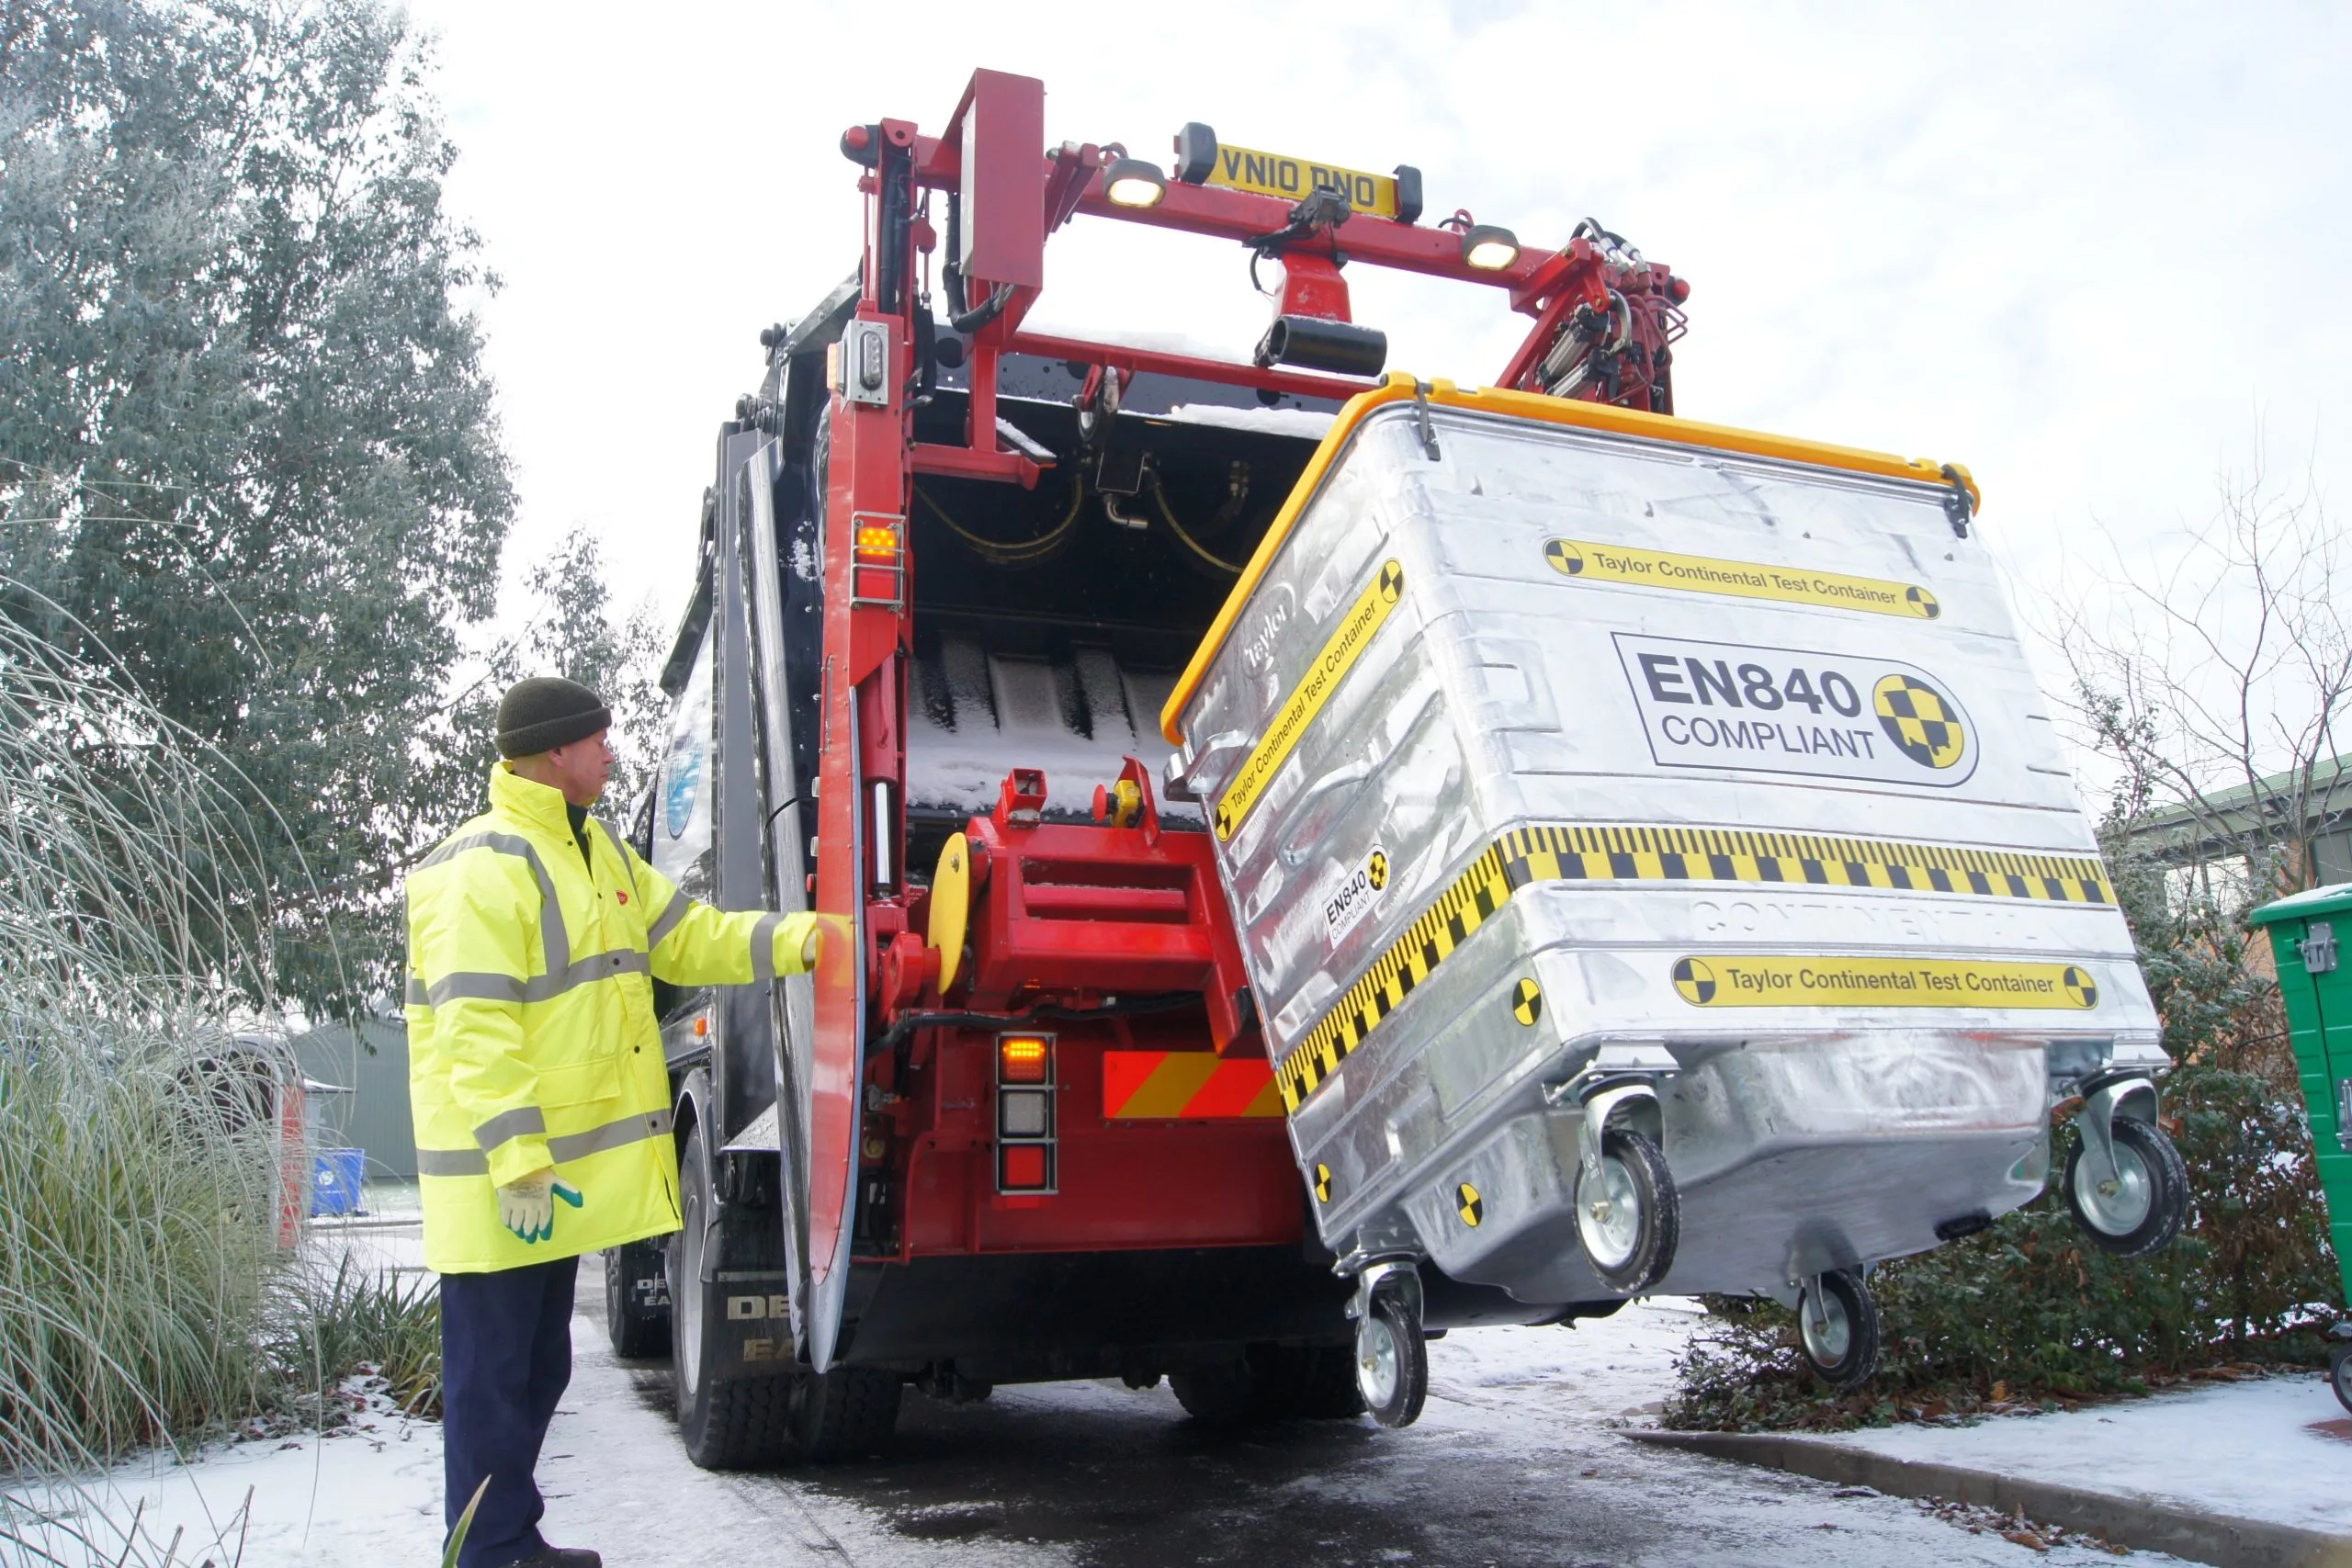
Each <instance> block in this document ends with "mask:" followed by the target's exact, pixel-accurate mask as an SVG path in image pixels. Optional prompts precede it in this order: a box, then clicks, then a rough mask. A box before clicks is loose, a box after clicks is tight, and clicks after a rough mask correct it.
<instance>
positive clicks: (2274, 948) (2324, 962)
mask: <svg viewBox="0 0 2352 1568" xmlns="http://www.w3.org/2000/svg"><path fill="white" fill-rule="evenodd" d="M2254 922H2255V924H2256V925H2260V926H2267V927H2268V928H2269V929H2270V952H2271V954H2272V956H2273V957H2274V958H2275V959H2276V960H2277V962H2278V989H2279V992H2280V994H2281V995H2282V996H2283V997H2284V998H2286V1003H2287V1027H2288V1031H2289V1033H2290V1037H2291V1038H2292V1040H2293V1041H2294V1046H2295V1068H2296V1071H2297V1073H2298V1074H2299V1075H2300V1076H2301V1078H2302V1080H2303V1103H2304V1104H2305V1106H2307V1107H2308V1108H2309V1110H2310V1112H2311V1120H2312V1152H2313V1153H2314V1154H2315V1155H2316V1156H2317V1157H2318V1160H2319V1185H2320V1190H2321V1192H2322V1193H2323V1194H2324V1196H2325V1197H2326V1199H2327V1214H2328V1227H2327V1234H2328V1239H2329V1240H2330V1241H2331V1242H2333V1243H2334V1244H2335V1257H2336V1261H2337V1262H2338V1264H2340V1265H2342V1266H2343V1268H2344V1269H2345V1281H2344V1282H2345V1291H2346V1296H2347V1297H2348V1298H2352V952H2340V951H2339V950H2340V948H2342V947H2352V882H2346V883H2337V884H2336V885H2335V886H2332V887H2314V888H2312V890H2311V891H2310V892H2308V893H2298V894H2295V895H2294V896H2293V897H2288V898H2281V899H2279V900H2278V902H2277V903H2275V904H2266V905H2265V906H2263V907H2262V908H2259V909H2256V911H2255V912H2254ZM2339 932H2341V936H2340V937H2339V935H2338V933H2339ZM2331 1332H2332V1335H2333V1337H2334V1338H2335V1348H2334V1354H2332V1355H2331V1356H2330V1357H2329V1358H2328V1373H2329V1380H2328V1381H2329V1382H2331V1383H2332V1384H2333V1385H2334V1387H2335V1397H2336V1398H2337V1399H2339V1400H2341V1401H2343V1403H2344V1407H2345V1408H2346V1410H2352V1323H2339V1324H2337V1325H2335V1328H2334V1329H2333V1330H2332V1331H2331Z"/></svg>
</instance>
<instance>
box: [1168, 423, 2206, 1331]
mask: <svg viewBox="0 0 2352 1568" xmlns="http://www.w3.org/2000/svg"><path fill="white" fill-rule="evenodd" d="M1974 502H1975V497H1974V493H1973V489H1971V488H1970V484H1969V481H1968V480H1967V478H1966V476H1965V475H1964V474H1963V473H1962V472H1961V471H1960V470H1957V469H1953V468H1939V467H1938V466H1937V465H1934V464H1929V463H1914V462H1905V461H1903V460H1900V459H1894V458H1889V457H1879V456H1876V455H1873V454H1866V453H1858V452H1851V451H1847V450H1843V449H1839V448H1834V447H1826V446H1813V445H1809V444H1805V443H1800V442H1792V441H1786V440H1781V439H1777V438H1772V437H1767V436H1761V435H1756V434H1749V433H1745V432H1737V431H1729V430H1724V429H1720V428H1716V427H1710V426H1704V425H1697V424H1692V423H1688V422H1684V421H1679V420H1674V419H1667V418H1659V417H1657V416H1651V415H1645V414H1634V413H1629V412H1624V411H1620V410H1614V409H1607V408H1600V407H1596V406H1594V405H1590V404H1584V403H1574V402H1561V401H1558V400H1552V399H1546V398H1539V397H1532V396H1527V395H1521V394H1512V393H1497V392H1485V393H1469V392H1462V391H1457V390H1455V389H1453V388H1451V387H1450V386H1448V385H1447V384H1445V383H1442V382H1441V383H1437V384H1435V386H1433V387H1416V386H1415V385H1414V384H1412V383H1411V382H1409V380H1408V379H1406V378H1392V381H1391V383H1390V384H1389V385H1388V386H1387V387H1385V388H1384V389H1381V390H1380V391H1378V392H1374V393H1372V394H1368V395H1366V396H1364V397H1362V398H1359V399H1357V400H1355V402H1353V403H1351V405H1350V406H1349V409H1348V410H1347V411H1346V412H1345V413H1344V414H1343V415H1342V416H1341V418H1340V422H1339V423H1338V424H1337V425H1336V426H1335V427H1334V429H1333V430H1332V432H1331V434H1329V437H1328V438H1327V439H1326V441H1325V443H1324V446H1323V447H1322V448H1321V450H1320V451H1319V452H1318V454H1317V458H1316V460H1315V462H1314V463H1313V464H1312V465H1310V467H1309V468H1308V469H1307V471H1306V476H1305V477H1304V478H1303V479H1302V480H1301V483H1300V487H1299V491H1298V492H1297V493H1296V494H1295V495H1294V497H1293V498H1292V501H1291V503H1290V505H1289V507H1288V508H1287V509H1286V510H1285V511H1284V513H1283V514H1282V516H1281V517H1280V518H1279V519H1278V520H1277V522H1276V524H1275V525H1274V527H1273V529H1272V530H1271V531H1270V533H1269V535H1268V537H1267V539H1266V542H1265V544H1264V546H1263V547H1261V549H1260V551H1259V552H1258V555H1257V557H1256V558H1255V559H1253V561H1252V562H1251V563H1250V568H1249V569H1248V570H1247V571H1246V572H1245V574H1244V577H1243V580H1242V582H1241V584H1240V586H1239V587H1238V588H1237V590H1236V592H1235V594H1234V596H1233V599H1232V601H1231V603H1229V604H1227V608H1226V612H1225V614H1224V615H1223V616H1222V617H1221V618H1220V620H1219V622H1218V623H1217V626H1216V628H1215V629H1214V630H1213V631H1212V633H1211V634H1210V637H1209V638H1208V639H1207V641H1206V642H1205V643H1204V645H1203V647H1202V649H1201V650H1200V653H1199V655H1198V657H1197V658H1196V660H1194V663H1193V667H1192V669H1191V670H1189V671H1187V672H1186V674H1185V676H1184V677H1183V679H1182V681H1181V682H1179V683H1178V686H1177V689H1176V691H1175V693H1174V694H1173V696H1172V697H1171V698H1170V704H1169V706H1168V708H1167V710H1166V714H1165V716H1164V722H1165V728H1166V729H1167V732H1168V737H1169V739H1170V740H1171V741H1173V742H1175V743H1176V744H1177V746H1178V748H1179V749H1178V750H1177V752H1176V754H1175V756H1174V757H1172V758H1171V759H1170V763H1169V772H1168V781H1169V787H1170V793H1171V794H1173V795H1179V796H1191V797H1195V798H1197V799H1198V801H1199V802H1200V803H1201V807H1202V809H1203V810H1204V813H1205V814H1206V815H1207V816H1208V817H1209V818H1210V821H1211V823H1212V830H1213V831H1214V832H1215V833H1216V837H1217V841H1218V856H1219V867H1220V871H1221V873H1222V875H1223V878H1224V884H1225V888H1226V891H1227V896H1228V897H1229V899H1230V902H1231V905H1232V910H1233V916H1234V919H1235V921H1236V924H1237V928H1238V931H1239V933H1240V937H1241V942H1242V946H1243V949H1244V952H1245V954H1246V958H1247V963H1248V967H1249V971H1250V982H1251V986H1252V988H1253V991H1254V993H1255V997H1256V1000H1257V1003H1258V1007H1259V1010H1260V1014H1261V1018H1262V1020H1263V1021H1264V1028H1265V1034H1266V1040H1267V1049H1268V1051H1269V1054H1270V1055H1272V1058H1273V1060H1274V1063H1275V1072H1276V1077H1277V1080H1278V1082H1279V1083H1280V1085H1281V1087H1282V1089H1283V1095H1284V1099H1285V1102H1286V1104H1287V1105H1288V1107H1289V1109H1290V1130H1291V1135H1292V1138H1293V1140H1294V1142H1295V1148H1296V1153H1297V1156H1298V1159H1299V1163H1300V1168H1301V1171H1302V1173H1303V1175H1304V1177H1305V1179H1306V1181H1307V1183H1308V1185H1309V1186H1310V1188H1311V1189H1312V1190H1313V1192H1314V1195H1315V1201H1314V1209H1315V1213H1316V1214H1317V1221H1318V1223H1319V1224H1320V1226H1321V1229H1322V1234H1323V1236H1324V1238H1325V1239H1326V1241H1327V1242H1328V1243H1329V1245H1330V1246H1331V1247H1333V1249H1334V1250H1335V1251H1336V1252H1338V1253H1340V1255H1341V1256H1342V1258H1343V1259H1344V1260H1345V1261H1346V1264H1347V1266H1350V1267H1361V1266H1363V1265H1364V1264H1366V1263H1367V1262H1369V1261H1372V1260H1376V1259H1384V1258H1385V1259H1400V1258H1401V1259H1405V1260H1408V1261H1412V1260H1419V1259H1427V1260H1429V1261H1430V1262H1433V1263H1434V1264H1435V1265H1436V1266H1437V1267H1438V1268H1440V1269H1442V1270H1443V1271H1444V1272H1445V1273H1446V1274H1447V1275H1449V1276H1451V1277H1453V1279H1456V1280H1464V1281H1469V1282H1473V1283H1477V1284H1485V1285H1491V1286H1498V1287H1500V1288H1501V1289H1502V1290H1504V1291H1506V1292H1510V1295H1511V1296H1513V1297H1515V1298H1517V1299H1519V1300H1520V1301H1522V1302H1525V1303H1536V1304H1541V1303H1578V1302H1593V1301H1599V1300H1606V1299H1608V1298H1610V1297H1611V1296H1614V1295H1622V1294H1623V1293H1625V1292H1626V1291H1627V1290H1629V1289H1634V1290H1648V1289H1658V1290H1665V1291H1670V1292H1702V1291H1705V1292H1736V1293H1745V1294H1773V1295H1778V1296H1781V1297H1782V1298H1783V1299H1784V1300H1789V1301H1791V1302H1792V1303H1793V1302H1794V1301H1795V1300H1796V1298H1797V1296H1798V1294H1799V1292H1801V1291H1802V1290H1803V1288H1804V1284H1805V1281H1807V1280H1816V1279H1818V1278H1820V1277H1822V1276H1824V1275H1825V1274H1826V1273H1828V1272H1830V1271H1834V1270H1840V1269H1860V1268H1861V1267H1864V1266H1867V1265H1869V1264H1871V1263H1873V1262H1876V1261H1878V1260H1881V1259H1885V1258H1894V1257H1899V1256H1902V1255H1905V1254H1908V1253H1913V1252H1917V1251H1919V1250H1922V1249H1925V1248H1927V1247H1932V1246H1934V1245H1936V1244H1937V1242H1938V1241H1939V1238H1943V1237H1949V1236H1952V1235H1961V1234H1965V1233H1966V1232H1967V1231H1969V1230H1972V1229H1975V1228H1980V1227H1981V1226H1983V1225H1984V1224H1989V1223H1990V1221H1991V1219H1992V1217H1993V1216H1996V1215H1998V1214H2000V1213H2005V1212H2007V1211H2008V1210H2010V1209H2013V1208H2015V1207H2017V1206H2018V1205H2019V1204H2021V1203H2023V1202H2025V1201H2028V1200H2030V1198H2032V1197H2033V1196H2034V1195H2035V1194H2037V1193H2038V1192H2039V1191H2040V1190H2041V1188H2042V1185H2043V1182H2044V1179H2045V1177H2046V1174H2047V1171H2048V1168H2049V1143H2048V1129H2049V1126H2050V1111H2051V1110H2052V1106H2053V1103H2054V1102H2055V1101H2056V1100H2057V1099H2059V1098H2060V1097H2063V1096H2064V1095H2067V1094H2071V1093H2074V1092H2076V1091H2078V1090H2093V1089H2098V1088H2099V1087H2101V1086H2103V1085H2104V1086H2113V1085H2117V1084H2121V1085H2124V1086H2125V1091H2118V1092H2117V1093H2114V1094H2110V1095H2109V1100H2110V1101H2112V1102H2114V1104H2116V1105H2120V1106H2121V1107H2122V1109H2121V1110H2120V1111H2118V1112H2117V1113H2119V1114H2137V1113H2140V1112H2139V1111H2138V1110H2136V1109H2135V1108H2137V1107H2139V1106H2140V1105H2141V1103H2142V1102H2141V1101H2140V1100H2138V1099H2137V1098H2135V1093H2136V1089H2138V1088H2140V1087H2142V1086H2146V1085H2150V1084H2152V1081H2153V1075H2154V1073H2155V1072H2157V1071H2158V1070H2160V1069H2161V1068H2163V1067H2164V1066H2166V1065H2167V1063H2166V1061H2165V1057H2164V1055H2163V1054H2162V1052H2161V1051H2160V1050H2159V1048H2158V1045H2157V1021H2156V1018H2155V1015H2154V1010H2153V1009H2152V1008H2151V1006H2150V1003H2149V999H2148V995H2147V991H2146V987H2145V986H2144V984H2143V981H2142V978H2141V976H2140V975H2139V973H2138V971H2137V969H2136V967H2135V964H2134V962H2133V956H2132V945H2131V938H2130V935H2129V933H2128V931H2127V930H2126V928H2125V925H2124V922H2123V919H2121V917H2120V914H2119V912H2118V911H2117V909H2116V908H2115V905H2114V898H2113V895H2112V892H2111V889H2110V888H2109V885H2108V882H2107V878H2106V874H2105V872H2104V870H2103V869H2102V867H2101V865H2100V863H2099V859H2098V849H2097V845H2096V841H2095V839H2094V836H2093V833H2092V830H2091V828H2090V825H2089V823H2088V822H2087V821H2086V818H2085V817H2084V815H2083V813H2082V810H2081V807H2080V806H2079V804H2078V802H2077V800H2076V798H2075V792H2074V789H2073V785H2072V783H2071V781H2070V778H2069V776H2068V773H2067V772H2066V770H2065V768H2064V765H2063V763H2062V761H2061V759H2060V757H2059V753H2058V749H2057V743H2056V739H2055V735H2054V732H2053V728H2052V721H2051V716H2050V713H2049V711H2048V706H2047V705H2046V704H2045V702H2044V701H2043V699H2042V697H2041V694H2040V692H2039V690H2038V689H2037V687H2036V685H2035V682H2034V680H2033V677H2032V674H2031V672H2030V669H2029V667H2028V665H2027V662H2026V660H2025V657H2024V654H2023V652H2022V650H2021V649H2020V648H2019V646H2018V638H2017V635H2016V633H2015V631H2014V629H2013V627H2012V625H2011V621H2010V617H2009V613H2008V610H2007V605H2006V604H2004V602H2003V598H2002V594H2001V592H2000V589H1999V586H1998V582H1997V580H1996V573H1995V570H1994V565H1993V562H1992V561H1991V559H1990V558H1988V556H1987V553H1986V551H1985V548H1984V547H1983V546H1982V544H1981V542H1980V540H1979V539H1978V538H1976V537H1975V536H1974V534H1973V527H1972V526H1971V525H1972V521H1973V509H1974ZM1596 1091H1598V1092H1600V1094H1601V1095H1602V1096H1603V1097H1604V1098H1603V1100H1602V1101H1601V1102H1600V1105H1601V1108H1600V1111H1598V1112H1596V1111H1595V1108H1594V1106H1595V1100H1594V1097H1595V1094H1596ZM2127 1091H2130V1092H2127ZM2153 1098H2154V1097H2153V1091H2152V1090H2151V1092H2150V1093H2149V1094H2148V1096H2147V1097H2146V1101H2145V1105H2146V1107H2147V1108H2149V1111H2148V1113H2151V1114H2152V1107H2153ZM1603 1122H1606V1123H1607V1124H1608V1125H1609V1126H1612V1127H1613V1126H1618V1125H1623V1126H1625V1127H1628V1128H1630V1129H1632V1130H1634V1131H1636V1132H1639V1133H1640V1134H1643V1135H1645V1137H1646V1138H1647V1139H1648V1140H1649V1141H1650V1142H1651V1143H1653V1144H1654V1145H1656V1146H1657V1148H1658V1149H1659V1150H1661V1151H1662V1153H1663V1156H1664V1160H1665V1164H1666V1167H1667V1168H1668V1170H1669V1171H1670V1173H1671V1184H1672V1194H1671V1196H1672V1197H1673V1198H1674V1199H1675V1200H1677V1201H1679V1211H1678V1215H1677V1216H1676V1217H1677V1218H1678V1220H1679V1241H1678V1242H1677V1243H1676V1244H1675V1245H1674V1246H1673V1247H1672V1260H1671V1264H1670V1267H1668V1268H1667V1269H1666V1270H1665V1272H1664V1273H1663V1276H1662V1277H1653V1278H1649V1279H1642V1280H1634V1281H1632V1282H1631V1283H1630V1284H1629V1283H1628V1282H1627V1280H1626V1279H1625V1278H1623V1276H1622V1274H1621V1276H1620V1277H1619V1278H1618V1279H1617V1280H1615V1281H1614V1282H1613V1283H1612V1282H1611V1280H1609V1279H1607V1278H1604V1276H1605V1275H1606V1273H1607V1270H1605V1269H1600V1268H1597V1267H1596V1263H1595V1260H1594V1256H1593V1255H1592V1240H1591V1237H1592V1235H1593V1230H1592V1215H1591V1213H1589V1212H1587V1213H1584V1216H1583V1217H1584V1218H1585V1220H1586V1222H1587V1223H1586V1224H1585V1226H1584V1227H1583V1228H1581V1229H1580V1227H1579V1224H1578V1219H1579V1211H1578V1209H1577V1203H1576V1201H1575V1195H1576V1192H1577V1175H1578V1171H1579V1169H1580V1168H1581V1162H1582V1161H1583V1159H1584V1156H1585V1154H1586V1151H1587V1150H1588V1149H1593V1150H1595V1151H1596V1152H1597V1150H1598V1145H1597V1143H1596V1140H1595V1136H1594V1134H1595V1131H1596V1129H1598V1128H1600V1126H1601V1125H1602V1123H1603ZM1597 1191H1599V1189H1597V1188H1595V1189H1591V1190H1589V1191H1588V1198H1590V1197H1591V1196H1592V1194H1593V1193H1594V1192H1597ZM1600 1206H1601V1207H1603V1208H1605V1207H1606V1205H1605V1203H1603V1204H1601V1205H1600ZM1590 1207H1591V1205H1590V1204H1588V1211H1589V1209H1590Z"/></svg>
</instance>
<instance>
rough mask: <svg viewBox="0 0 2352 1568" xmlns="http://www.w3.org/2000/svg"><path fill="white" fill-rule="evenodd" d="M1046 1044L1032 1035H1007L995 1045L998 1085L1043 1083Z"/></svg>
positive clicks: (1044, 1079) (1044, 1077)
mask: <svg viewBox="0 0 2352 1568" xmlns="http://www.w3.org/2000/svg"><path fill="white" fill-rule="evenodd" d="M1046 1055H1047V1053H1046V1043H1045V1041H1043V1040H1042V1039H1039V1038H1038V1037H1037V1036H1036V1035H1034V1034H1008V1035H1005V1036H1004V1037H1003V1038H1001V1039H1000V1040H999V1041H998V1042H997V1043H996V1058H997V1081H998V1082H999V1083H1039V1084H1041V1083H1044V1082H1045V1081H1046Z"/></svg>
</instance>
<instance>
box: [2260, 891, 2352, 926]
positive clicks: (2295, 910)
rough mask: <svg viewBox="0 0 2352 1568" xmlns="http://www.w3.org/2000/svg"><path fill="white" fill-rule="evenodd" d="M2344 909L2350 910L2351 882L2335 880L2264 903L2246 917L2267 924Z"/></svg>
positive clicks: (2343, 910)
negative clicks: (2327, 884)
mask: <svg viewBox="0 0 2352 1568" xmlns="http://www.w3.org/2000/svg"><path fill="white" fill-rule="evenodd" d="M2346 910H2352V882H2337V883H2332V884H2330V885H2329V886H2325V887H2313V888H2310V889H2308V890H2306V891H2304V892H2301V893H2290V894H2289V895H2288V896H2287V897H2284V898H2281V899H2278V901H2277V902H2275V903H2270V904H2265V905H2264V906H2263V907H2262V908H2259V909H2256V911H2255V912H2254V913H2253V914H2251V915H2248V916H2247V917H2246V919H2249V920H2252V921H2253V922H2254V923H2255V924H2256V925H2258V926H2267V925H2268V924H2269V923H2270V922H2271V921H2273V920H2291V919H2295V918H2296V917H2298V916H2300V915H2340V914H2343V913H2345V912H2346Z"/></svg>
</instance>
